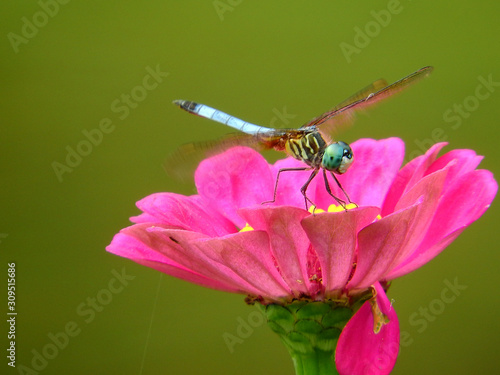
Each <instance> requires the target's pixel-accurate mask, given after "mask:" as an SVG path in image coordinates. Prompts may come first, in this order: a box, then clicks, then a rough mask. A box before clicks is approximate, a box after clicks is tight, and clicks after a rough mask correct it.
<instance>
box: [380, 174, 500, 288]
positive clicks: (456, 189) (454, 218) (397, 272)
mask: <svg viewBox="0 0 500 375" xmlns="http://www.w3.org/2000/svg"><path fill="white" fill-rule="evenodd" d="M497 190H498V184H497V182H496V181H495V179H494V178H493V174H492V173H491V172H489V171H485V170H475V171H471V172H469V173H466V174H464V175H461V176H460V177H457V178H456V179H455V183H454V184H453V186H451V187H449V188H448V189H447V190H446V192H445V194H444V195H443V196H442V197H441V199H440V202H439V205H438V207H437V209H436V213H435V215H434V218H433V220H432V222H431V225H430V226H429V230H428V231H427V234H426V236H425V238H424V239H423V241H422V243H421V244H420V246H419V247H418V249H417V250H416V251H415V252H414V253H413V254H412V255H411V256H410V257H409V258H408V259H407V260H406V261H405V262H404V263H403V264H401V265H399V266H398V267H397V268H395V269H394V270H393V271H392V272H391V273H390V274H389V275H388V278H389V279H393V278H395V277H399V276H402V275H404V274H406V273H408V272H411V271H413V270H415V269H417V268H418V267H420V266H422V265H423V264H425V263H427V262H428V261H429V260H431V259H432V258H434V257H435V256H436V255H438V254H439V253H440V252H441V251H442V250H443V249H444V247H445V245H444V244H446V245H447V244H449V243H450V242H451V240H450V239H452V238H453V239H454V238H455V237H456V236H458V234H459V233H461V232H462V230H463V229H464V228H465V227H467V226H469V225H470V224H471V223H472V222H474V221H475V220H477V219H478V218H479V217H480V216H481V215H482V214H483V213H484V212H485V211H486V210H487V208H488V207H489V205H490V204H491V202H492V201H493V198H494V197H495V195H496V193H497Z"/></svg>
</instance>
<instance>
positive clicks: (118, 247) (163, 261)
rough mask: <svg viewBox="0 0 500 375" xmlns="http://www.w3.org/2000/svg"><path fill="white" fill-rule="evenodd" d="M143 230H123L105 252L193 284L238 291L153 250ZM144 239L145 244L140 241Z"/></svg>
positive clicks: (135, 227) (136, 228) (134, 227)
mask: <svg viewBox="0 0 500 375" xmlns="http://www.w3.org/2000/svg"><path fill="white" fill-rule="evenodd" d="M144 229H145V228H142V229H139V225H134V226H132V227H129V228H125V229H123V230H122V231H121V232H120V233H118V234H116V235H115V237H114V238H113V240H112V241H111V244H110V245H108V246H107V247H106V250H107V251H108V252H110V253H112V254H116V255H118V256H122V257H124V258H129V259H131V260H132V261H134V262H136V263H138V264H141V265H144V266H146V267H151V268H153V269H156V270H158V271H160V272H163V273H165V274H167V275H170V276H173V277H177V278H179V279H182V280H185V281H188V282H191V283H194V284H198V285H201V286H204V287H207V288H212V289H217V290H222V291H226V292H233V293H235V292H237V291H238V290H237V288H235V287H233V285H231V284H230V283H225V282H221V281H218V280H214V279H211V278H209V277H206V276H203V275H200V274H199V273H197V272H194V271H193V270H190V269H188V268H186V267H184V266H182V265H180V264H179V263H177V262H175V261H173V260H172V259H169V258H167V257H165V256H164V255H162V254H161V253H159V252H157V251H155V250H153V249H152V248H151V247H150V246H149V245H148V244H147V237H148V236H147V234H146V231H145V230H144ZM138 232H142V233H143V234H139V235H136V234H137V233H138ZM145 239H146V243H144V242H143V241H141V240H145Z"/></svg>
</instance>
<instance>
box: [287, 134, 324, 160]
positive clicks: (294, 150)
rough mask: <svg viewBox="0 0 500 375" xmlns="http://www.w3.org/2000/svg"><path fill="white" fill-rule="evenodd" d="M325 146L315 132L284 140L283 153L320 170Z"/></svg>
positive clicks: (321, 138)
mask: <svg viewBox="0 0 500 375" xmlns="http://www.w3.org/2000/svg"><path fill="white" fill-rule="evenodd" d="M326 147H327V144H326V142H325V140H324V139H323V137H322V136H321V134H320V133H319V132H317V131H313V132H310V133H306V134H304V135H302V136H300V137H297V138H290V139H287V140H286V143H285V151H286V152H287V154H288V155H290V156H292V157H294V158H295V159H297V160H300V161H303V162H304V163H306V164H307V165H309V166H311V167H313V168H320V167H321V163H322V161H321V160H322V157H323V153H324V152H325V149H326Z"/></svg>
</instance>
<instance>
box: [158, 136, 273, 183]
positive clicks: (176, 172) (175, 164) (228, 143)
mask: <svg viewBox="0 0 500 375" xmlns="http://www.w3.org/2000/svg"><path fill="white" fill-rule="evenodd" d="M235 146H247V147H251V148H253V149H255V150H258V151H261V150H263V149H265V148H267V147H266V145H265V144H264V143H262V142H261V141H260V140H259V138H258V137H256V136H253V135H250V134H244V133H235V134H229V135H227V136H225V137H223V138H221V139H216V140H212V141H202V142H196V143H188V144H185V145H182V146H180V147H179V148H178V149H177V150H175V151H174V152H173V153H171V154H170V155H169V156H168V157H167V159H166V160H165V163H164V168H165V170H166V172H167V174H168V175H169V176H171V177H173V178H175V179H177V180H181V181H190V180H192V179H193V171H194V170H195V169H196V167H197V166H198V164H200V162H201V161H202V160H203V159H205V158H207V157H210V156H214V155H217V154H220V153H221V152H224V151H226V150H228V149H230V148H231V147H235Z"/></svg>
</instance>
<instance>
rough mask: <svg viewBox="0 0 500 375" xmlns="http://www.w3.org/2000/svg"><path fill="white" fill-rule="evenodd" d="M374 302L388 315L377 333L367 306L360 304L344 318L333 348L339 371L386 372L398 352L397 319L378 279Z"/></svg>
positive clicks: (358, 373)
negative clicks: (346, 320)
mask: <svg viewBox="0 0 500 375" xmlns="http://www.w3.org/2000/svg"><path fill="white" fill-rule="evenodd" d="M374 287H375V290H376V291H377V297H376V299H377V304H378V306H379V308H380V310H381V311H382V313H384V314H385V315H386V316H387V317H388V318H389V323H388V324H385V325H384V326H383V327H382V329H381V330H380V332H379V333H377V334H375V333H374V332H373V314H372V310H371V306H370V304H369V303H368V302H365V303H364V304H363V306H361V308H360V309H359V310H358V311H357V312H356V314H354V316H353V317H352V318H351V320H349V322H347V325H346V326H345V328H344V329H343V330H342V333H341V334H340V338H339V341H338V343H337V350H336V352H335V364H336V366H337V370H338V372H339V374H341V375H365V374H370V375H386V374H389V373H390V372H391V371H392V369H393V367H394V365H395V364H396V359H397V357H398V353H399V322H398V317H397V315H396V311H395V310H394V309H393V308H392V306H391V303H390V301H389V299H388V298H387V295H386V294H385V292H384V289H383V288H382V287H381V285H380V283H376V284H374Z"/></svg>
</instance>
